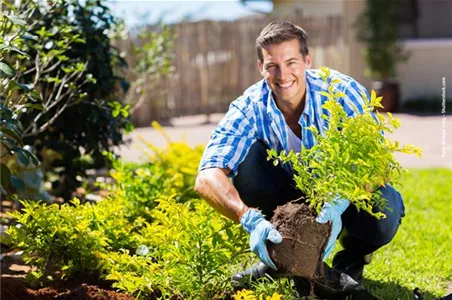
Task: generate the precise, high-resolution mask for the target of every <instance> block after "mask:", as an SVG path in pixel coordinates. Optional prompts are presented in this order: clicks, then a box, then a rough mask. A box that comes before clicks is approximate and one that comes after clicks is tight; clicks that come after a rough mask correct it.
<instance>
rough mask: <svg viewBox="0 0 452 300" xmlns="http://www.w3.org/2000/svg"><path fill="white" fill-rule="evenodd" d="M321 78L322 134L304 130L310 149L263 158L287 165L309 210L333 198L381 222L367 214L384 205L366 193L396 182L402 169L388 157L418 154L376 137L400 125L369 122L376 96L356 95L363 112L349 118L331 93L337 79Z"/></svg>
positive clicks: (377, 101)
mask: <svg viewBox="0 0 452 300" xmlns="http://www.w3.org/2000/svg"><path fill="white" fill-rule="evenodd" d="M321 76H322V79H323V81H324V82H326V83H328V84H329V87H328V92H321V94H322V95H323V96H326V97H327V98H328V100H327V101H326V102H325V103H324V105H323V106H322V107H323V108H324V109H325V110H326V111H327V112H328V114H327V115H325V114H324V115H322V118H324V119H326V120H327V122H328V128H327V129H326V130H325V131H324V133H323V134H319V132H318V130H317V128H316V127H315V126H311V127H310V128H308V129H309V130H311V131H312V133H313V135H314V138H315V140H316V143H315V145H314V146H313V147H312V148H310V149H307V148H305V147H303V148H302V150H301V152H299V153H294V152H293V151H291V152H290V153H288V154H286V153H285V152H281V153H280V154H279V155H278V154H277V153H276V151H274V150H272V151H269V158H275V159H278V160H279V161H282V162H283V163H287V162H290V163H291V164H292V166H293V168H294V170H295V171H296V174H295V175H294V179H295V182H296V184H297V187H298V188H299V189H300V190H302V191H303V192H304V193H305V194H306V195H307V198H308V200H307V201H308V202H309V204H310V207H312V208H315V209H316V210H317V211H319V210H320V209H321V208H322V206H323V204H324V203H325V202H330V201H334V200H335V199H336V198H337V197H338V196H339V197H341V198H345V199H348V200H350V202H351V203H353V204H354V205H355V206H356V207H357V208H358V209H362V210H364V211H367V212H369V213H370V214H372V215H374V216H375V217H377V218H381V217H384V214H382V213H374V212H373V211H372V207H374V206H377V207H383V206H384V205H385V203H384V199H382V198H381V196H379V194H378V193H372V190H373V189H375V188H377V187H379V186H382V185H384V184H385V183H387V182H388V181H389V182H391V183H392V184H398V183H399V181H400V176H401V173H402V172H403V171H405V170H404V169H403V168H402V166H401V165H400V163H399V162H398V161H397V160H396V159H395V158H394V155H393V153H394V152H403V153H407V154H417V155H418V156H420V153H421V150H420V149H419V148H416V147H414V146H412V145H405V146H403V147H401V146H399V143H398V142H392V141H390V140H389V139H387V138H385V137H384V136H383V135H382V134H381V133H383V132H392V130H393V129H397V128H398V127H399V126H400V124H399V121H398V120H397V119H395V118H393V117H392V115H391V114H390V113H388V116H387V117H385V116H384V115H382V114H380V113H377V115H376V117H375V115H374V113H373V111H374V108H376V107H382V105H381V104H380V102H381V97H376V94H375V92H374V91H372V95H371V99H368V98H367V96H366V95H365V94H364V93H363V94H362V97H363V101H364V103H365V105H364V107H363V109H364V113H363V114H359V113H358V112H355V113H356V115H355V116H354V117H350V118H349V117H347V115H346V112H345V111H344V108H343V106H342V105H341V104H340V103H339V102H338V100H339V99H340V98H341V97H343V96H344V94H343V93H341V92H337V91H336V90H335V85H336V84H337V83H339V82H340V81H339V79H333V80H331V78H329V77H330V70H329V69H328V68H325V67H323V68H322V73H321ZM375 118H377V119H378V122H376V120H375ZM278 160H275V163H277V162H278ZM366 187H367V188H366ZM371 189H372V190H371Z"/></svg>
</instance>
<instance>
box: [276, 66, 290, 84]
mask: <svg viewBox="0 0 452 300" xmlns="http://www.w3.org/2000/svg"><path fill="white" fill-rule="evenodd" d="M289 75H290V69H289V68H288V67H286V66H284V65H282V66H280V67H279V68H278V73H277V75H276V78H277V79H278V80H280V81H285V80H286V79H287V78H288V77H289Z"/></svg>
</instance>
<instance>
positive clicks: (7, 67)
mask: <svg viewBox="0 0 452 300" xmlns="http://www.w3.org/2000/svg"><path fill="white" fill-rule="evenodd" d="M2 2H3V1H2ZM5 6H6V9H5V10H4V12H2V13H1V15H0V79H1V80H0V143H1V154H0V156H1V164H0V167H1V170H0V172H1V184H0V190H1V195H2V196H7V195H8V194H10V193H11V192H13V191H14V190H18V189H23V185H24V184H23V182H22V180H20V179H19V178H18V177H17V176H15V175H16V174H14V170H12V169H11V164H14V162H15V161H16V160H17V159H18V160H19V161H20V162H21V163H22V164H23V165H24V166H27V167H30V166H31V167H30V168H36V167H37V166H38V165H39V161H38V159H37V158H36V157H35V155H34V154H33V153H32V152H30V151H28V150H27V149H25V148H24V142H23V138H24V127H23V124H22V122H21V121H20V116H21V114H22V112H23V110H25V109H28V108H40V107H41V105H40V104H35V103H28V102H27V99H28V98H29V97H31V95H32V94H33V93H32V84H24V83H19V81H18V70H19V69H20V63H19V62H18V61H16V62H15V63H14V64H12V63H9V62H8V61H7V60H8V57H10V56H11V55H12V54H14V55H16V56H18V57H23V58H27V54H26V53H24V52H23V41H22V39H21V35H22V34H23V33H24V31H25V26H26V25H27V22H26V21H25V20H24V17H25V18H26V17H27V16H28V15H29V14H30V11H31V10H30V9H26V7H22V8H21V9H14V13H13V11H8V8H9V7H11V4H9V3H5ZM19 92H20V93H21V96H20V97H17V96H16V95H17V94H18V93H19ZM13 99H15V101H13Z"/></svg>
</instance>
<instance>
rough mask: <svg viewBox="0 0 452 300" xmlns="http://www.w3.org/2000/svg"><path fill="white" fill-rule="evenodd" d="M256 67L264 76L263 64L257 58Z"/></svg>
mask: <svg viewBox="0 0 452 300" xmlns="http://www.w3.org/2000/svg"><path fill="white" fill-rule="evenodd" d="M257 67H258V68H259V73H261V75H262V77H264V72H263V71H264V65H263V64H262V63H261V61H260V60H259V59H258V60H257Z"/></svg>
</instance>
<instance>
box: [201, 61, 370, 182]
mask: <svg viewBox="0 0 452 300" xmlns="http://www.w3.org/2000/svg"><path fill="white" fill-rule="evenodd" d="M319 73H320V70H318V69H311V70H307V71H306V101H305V108H304V111H303V113H302V114H301V116H300V120H299V123H300V125H301V131H302V132H301V136H302V146H303V147H307V148H308V149H309V148H311V147H312V146H313V145H314V142H315V141H314V137H313V135H312V132H311V131H309V130H307V127H309V126H311V125H315V127H316V128H317V129H318V130H319V132H320V133H321V134H322V133H323V132H324V129H325V128H327V123H326V120H325V119H323V118H321V117H320V116H321V115H322V114H326V110H324V109H323V108H322V105H323V104H324V103H325V101H326V100H327V97H325V96H322V95H320V93H319V92H321V91H327V87H328V86H327V84H326V83H325V82H323V80H322V78H321V77H320V76H319ZM334 78H339V79H341V83H339V84H337V85H336V90H337V91H340V92H343V93H344V94H345V96H344V97H342V98H340V99H339V100H338V101H339V102H340V103H341V104H342V106H343V107H344V109H345V112H346V113H347V116H349V117H352V116H353V115H355V110H356V111H357V112H359V113H363V106H364V101H363V99H362V96H361V92H364V93H366V94H367V97H369V94H368V91H367V90H366V89H365V88H364V87H363V86H362V85H361V84H359V83H358V82H356V81H355V80H354V79H353V78H351V77H349V76H346V75H344V74H342V73H339V72H338V71H334V70H331V75H330V79H334ZM369 99H370V97H369ZM287 130H290V129H288V127H287V126H286V122H285V119H284V116H283V114H282V113H281V111H280V110H279V108H278V107H277V106H276V103H275V101H274V99H273V96H272V93H271V90H270V88H269V86H268V84H267V82H266V81H265V80H261V81H259V82H257V83H255V84H254V85H252V86H251V87H249V88H248V89H247V90H246V91H245V93H244V94H243V95H242V96H240V97H239V98H238V99H236V100H235V101H233V102H232V103H231V105H230V106H229V110H228V112H227V113H226V115H225V116H224V118H223V119H222V120H221V121H220V123H219V124H218V126H217V128H216V129H215V130H214V132H213V134H212V136H211V138H210V141H209V143H208V144H207V147H206V149H205V151H204V154H203V157H202V159H201V163H200V165H199V171H201V170H203V169H208V168H227V169H230V170H231V171H232V172H231V174H230V176H235V175H236V174H237V169H238V166H239V165H240V163H241V162H242V161H243V160H244V159H245V157H246V155H247V154H248V151H249V149H250V148H251V146H252V145H253V143H254V142H255V141H256V140H260V141H262V142H264V143H265V144H266V145H267V146H268V147H269V148H271V149H276V150H277V151H278V152H279V151H281V150H288V132H287ZM288 171H289V170H288Z"/></svg>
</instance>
